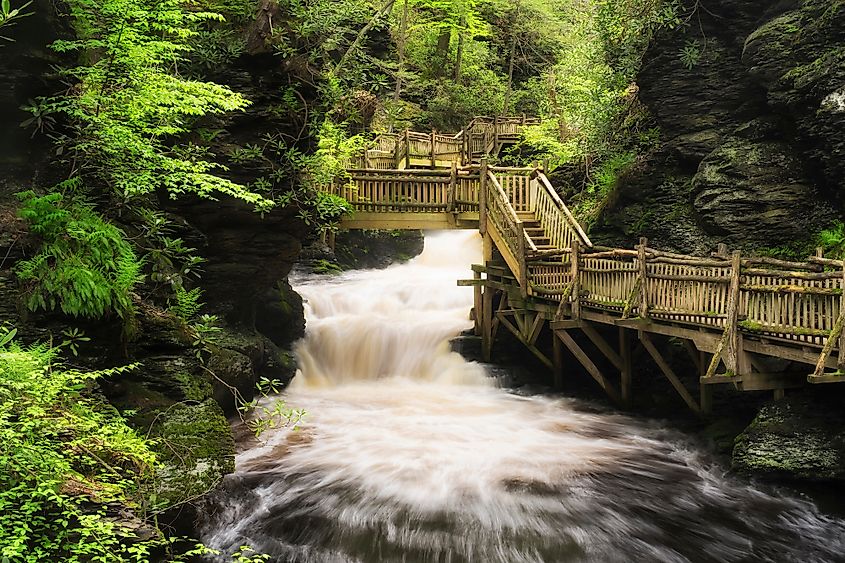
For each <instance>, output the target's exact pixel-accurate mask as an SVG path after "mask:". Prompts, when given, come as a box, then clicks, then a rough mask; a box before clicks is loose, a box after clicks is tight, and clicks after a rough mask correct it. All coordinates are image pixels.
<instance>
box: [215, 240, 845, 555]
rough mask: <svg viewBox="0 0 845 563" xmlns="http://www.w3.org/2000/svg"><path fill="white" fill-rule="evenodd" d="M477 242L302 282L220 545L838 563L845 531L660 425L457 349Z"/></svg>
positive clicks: (224, 514) (453, 243)
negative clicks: (503, 375) (521, 377)
mask: <svg viewBox="0 0 845 563" xmlns="http://www.w3.org/2000/svg"><path fill="white" fill-rule="evenodd" d="M477 239H478V237H477V235H475V234H472V233H443V234H436V235H432V236H429V237H427V239H426V248H425V252H424V253H423V254H422V255H421V256H420V257H418V258H417V259H415V260H413V261H411V262H410V263H408V264H405V265H399V266H394V267H391V268H389V269H387V270H382V271H357V272H349V273H345V274H342V275H339V276H334V277H317V278H313V277H312V278H309V279H304V280H301V281H300V283H299V284H298V287H297V290H298V291H299V292H300V293H301V294H302V295H303V297H304V298H305V299H306V302H307V305H306V316H307V320H308V331H307V336H306V338H305V339H304V340H303V341H302V342H301V343H300V344H299V346H298V350H297V354H298V358H299V361H300V366H301V373H300V374H298V375H297V377H296V378H295V379H294V381H293V383H292V384H291V386H290V387H289V389H287V390H286V391H285V393H284V394H283V395H284V396H283V398H284V399H285V400H286V401H287V402H288V404H289V405H290V406H292V407H297V408H304V409H305V410H306V411H307V413H308V414H307V418H306V419H305V422H304V423H303V424H302V425H301V429H299V430H297V431H294V430H292V429H282V430H278V431H273V432H271V433H268V434H266V435H265V436H263V437H262V438H263V440H264V441H263V442H262V443H260V444H250V445H249V446H248V447H246V448H245V449H244V451H242V452H241V453H239V455H238V458H237V466H238V470H237V473H235V474H234V475H232V476H230V477H229V478H227V480H226V482H225V484H224V487H223V490H222V491H221V492H220V494H218V495H217V497H216V498H215V499H214V500H213V501H212V502H211V504H210V506H209V510H208V514H207V516H206V521H205V523H204V528H203V532H204V540H205V542H206V543H207V544H209V545H211V546H212V547H215V548H218V549H221V550H223V551H224V552H232V551H234V550H236V549H237V548H238V546H241V545H251V546H252V547H254V548H255V549H256V550H258V551H259V552H264V553H267V554H270V556H271V559H270V560H271V561H280V562H281V561H291V562H362V563H363V562H366V563H370V562H408V563H410V562H438V563H440V562H442V563H461V562H479V563H494V562H501V563H519V562H564V561H567V562H568V561H587V562H617V561H618V562H625V563H627V562H634V561H642V562H653V561H659V562H675V561H677V562H687V561H691V562H714V563H715V562H727V561H743V562H746V561H747V562H758V561H802V562H804V561H806V562H809V561H820V562H821V561H825V562H827V561H841V560H843V554H845V533H843V532H845V525H843V523H842V522H841V521H839V520H835V519H832V518H828V517H826V516H824V515H822V514H820V513H819V511H818V510H817V509H816V508H815V507H814V506H813V505H812V504H810V503H809V502H806V501H803V500H799V499H796V498H789V497H781V496H774V495H773V494H771V493H768V492H764V491H762V490H759V489H756V488H754V487H753V486H751V485H750V484H748V483H746V482H742V481H738V480H734V479H732V478H730V477H727V476H725V474H724V470H723V469H721V468H720V467H719V466H718V465H714V464H712V463H711V462H710V458H709V456H708V455H707V454H706V453H705V452H702V451H700V450H698V449H697V448H696V447H694V446H692V445H690V443H689V442H688V441H686V440H685V439H683V437H681V436H680V435H679V434H676V433H674V432H672V431H669V430H666V429H663V428H662V427H660V426H659V425H657V424H651V423H645V422H642V421H638V420H635V419H632V418H629V417H625V416H621V415H618V414H614V413H607V412H601V411H597V410H596V409H594V408H590V407H588V406H586V405H583V404H581V403H579V402H577V401H574V400H570V399H561V398H553V397H546V396H530V397H524V396H518V395H516V394H513V393H511V392H509V391H507V390H504V389H499V388H497V387H495V386H494V385H493V383H492V379H491V378H489V377H488V376H487V374H486V372H485V370H484V368H483V367H482V366H480V365H477V364H474V363H468V362H466V361H465V360H464V359H463V358H461V357H460V356H459V355H457V354H455V353H452V352H450V349H449V345H448V340H449V338H451V337H453V336H455V335H457V334H458V333H460V332H461V331H462V330H464V329H466V328H469V327H470V326H471V322H470V321H468V320H467V319H468V312H469V309H470V307H471V304H472V290H471V289H467V288H458V287H456V285H455V280H456V279H459V278H463V277H466V276H467V273H468V271H469V270H468V266H469V265H470V264H471V263H475V262H478V261H479V258H480V256H479V254H480V242H479V241H478V240H477Z"/></svg>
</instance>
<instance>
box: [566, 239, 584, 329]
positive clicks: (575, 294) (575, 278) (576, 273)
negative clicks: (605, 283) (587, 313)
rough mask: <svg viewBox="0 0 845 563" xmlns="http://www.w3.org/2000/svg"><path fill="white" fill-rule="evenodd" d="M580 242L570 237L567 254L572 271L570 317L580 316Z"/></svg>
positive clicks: (578, 317) (577, 317)
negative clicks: (569, 250) (570, 249)
mask: <svg viewBox="0 0 845 563" xmlns="http://www.w3.org/2000/svg"><path fill="white" fill-rule="evenodd" d="M580 245H581V243H580V242H579V241H578V239H572V252H571V254H570V256H569V262H570V272H571V273H572V318H573V319H580V318H581V280H580V276H581V272H580V270H579V262H580V261H581V246H580Z"/></svg>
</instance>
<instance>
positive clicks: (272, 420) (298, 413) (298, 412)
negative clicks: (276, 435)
mask: <svg viewBox="0 0 845 563" xmlns="http://www.w3.org/2000/svg"><path fill="white" fill-rule="evenodd" d="M255 387H256V390H257V391H258V394H259V397H260V398H258V399H254V400H252V401H241V402H240V404H239V405H238V411H239V412H240V413H242V414H243V415H246V414H249V415H250V417H249V418H248V419H244V422H245V423H246V425H247V426H248V427H249V428H250V430H252V431H253V432H254V433H255V436H256V437H260V436H261V434H263V433H264V432H266V431H267V430H270V429H273V428H283V427H288V426H292V427H293V430H294V431H295V430H298V429H299V423H300V422H302V420H303V419H304V418H305V414H306V413H305V410H304V409H291V408H288V406H287V405H286V404H285V402H284V401H281V400H278V399H276V400H272V401H269V402H267V401H262V400H261V399H265V398H267V397H268V396H269V395H271V394H272V395H275V394H278V393H280V392H281V390H282V388H283V387H284V386H283V384H282V382H281V381H279V380H278V379H268V378H266V377H262V378H261V379H260V380H259V381H258V383H256V384H255Z"/></svg>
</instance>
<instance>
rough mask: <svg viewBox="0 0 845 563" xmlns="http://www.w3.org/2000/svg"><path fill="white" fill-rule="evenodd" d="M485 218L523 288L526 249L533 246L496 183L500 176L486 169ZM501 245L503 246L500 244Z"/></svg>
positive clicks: (526, 275) (526, 279) (525, 275)
mask: <svg viewBox="0 0 845 563" xmlns="http://www.w3.org/2000/svg"><path fill="white" fill-rule="evenodd" d="M486 186H487V187H486V189H487V194H486V196H487V197H486V203H487V218H488V219H487V220H488V222H490V223H492V226H493V229H494V232H495V235H496V238H499V239H500V241H496V242H501V243H502V244H501V245H499V251H500V252H501V253H502V256H503V257H504V259H505V262H507V263H508V266H510V268H511V271H512V272H513V273H514V274H515V275H516V276H517V281H518V282H519V285H520V287H522V288H523V290H526V289H527V287H528V285H527V284H528V268H527V260H526V256H527V249H528V248H530V247H533V248H534V250H535V251H536V247H535V246H534V245H533V243H532V242H531V240H530V238H529V237H528V233H526V232H525V227H524V225H523V223H522V220H521V219H520V218H519V216H518V215H517V213H516V210H515V209H514V208H513V206H512V205H511V203H510V201H509V200H508V194H507V193H505V190H504V189H503V188H502V185H501V184H500V183H499V179H498V178H496V175H495V174H493V172H492V171H488V172H487V182H486ZM502 246H504V247H502Z"/></svg>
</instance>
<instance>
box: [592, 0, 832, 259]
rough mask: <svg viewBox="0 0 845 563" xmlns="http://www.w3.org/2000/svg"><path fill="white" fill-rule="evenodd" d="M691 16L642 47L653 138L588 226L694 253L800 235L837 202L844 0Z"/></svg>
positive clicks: (817, 225)
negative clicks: (686, 55)
mask: <svg viewBox="0 0 845 563" xmlns="http://www.w3.org/2000/svg"><path fill="white" fill-rule="evenodd" d="M687 4H688V6H690V7H692V5H693V3H692V2H687ZM695 21H696V25H694V26H688V27H685V28H683V29H681V30H675V31H671V32H662V33H661V34H659V36H658V37H657V38H656V40H655V41H654V42H653V44H652V46H651V47H650V48H649V51H648V53H647V55H646V58H645V61H644V64H643V67H642V70H641V72H640V74H639V76H638V79H637V82H638V85H639V88H640V99H641V101H642V102H643V103H644V104H645V106H646V107H647V108H648V110H649V111H650V113H651V115H652V116H653V118H654V123H655V125H657V126H658V127H659V129H660V133H661V142H662V146H661V148H660V149H659V150H658V151H657V152H656V153H655V154H654V155H652V157H651V158H650V160H649V161H648V162H645V163H641V164H640V165H639V166H638V167H637V168H636V169H634V170H633V171H631V172H630V173H629V174H627V175H626V176H625V177H624V178H623V179H622V182H621V184H620V188H619V190H618V194H617V195H616V200H615V201H614V202H613V204H612V205H611V206H609V208H608V209H607V211H606V212H605V214H604V216H603V217H602V218H601V219H600V221H599V222H598V224H597V225H596V227H595V228H594V233H593V234H594V237H595V239H596V240H599V241H607V242H612V243H616V244H618V243H625V244H628V245H630V244H633V243H634V242H635V240H636V238H637V237H639V236H647V237H649V238H650V239H651V240H652V242H653V243H654V244H656V245H660V246H663V247H665V248H667V249H671V250H680V251H685V252H696V253H702V252H705V253H706V252H710V251H711V250H713V249H714V248H715V246H716V245H717V244H718V243H721V242H726V243H728V244H730V245H731V246H733V247H735V248H745V249H749V250H753V249H760V248H770V247H774V246H778V245H780V244H783V243H793V244H795V243H806V242H809V241H811V239H812V238H813V236H814V234H815V233H817V232H818V231H819V230H821V229H822V228H825V227H827V226H829V224H830V222H831V221H832V220H833V219H834V218H836V217H837V215H841V214H842V211H843V208H842V202H843V200H842V196H841V193H840V190H839V187H840V186H841V185H842V182H843V180H845V158H843V156H845V2H842V1H841V0H837V1H835V2H830V1H828V0H787V1H776V0H770V1H766V2H750V1H744V0H743V1H739V2H736V1H729V0H717V1H715V2H710V3H708V4H707V7H706V9H702V8H701V7H699V9H698V11H697V12H696V14H695ZM690 41H695V42H698V44H699V46H700V47H701V57H700V60H699V61H698V62H697V63H696V64H695V65H693V66H692V68H688V67H687V66H685V65H684V63H683V61H682V60H681V57H680V56H679V53H680V52H681V51H682V50H683V49H684V47H685V46H686V45H687V44H688V42H690Z"/></svg>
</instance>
